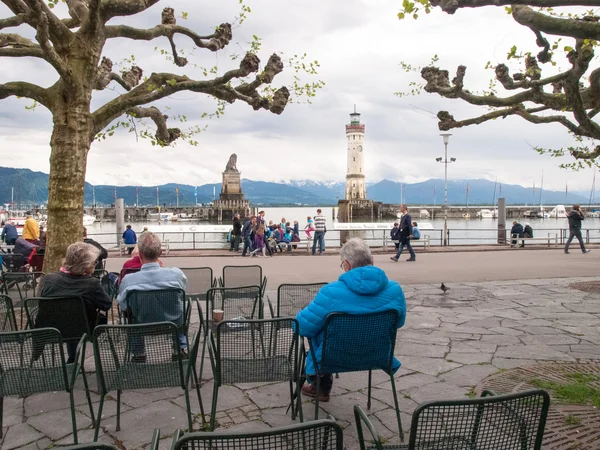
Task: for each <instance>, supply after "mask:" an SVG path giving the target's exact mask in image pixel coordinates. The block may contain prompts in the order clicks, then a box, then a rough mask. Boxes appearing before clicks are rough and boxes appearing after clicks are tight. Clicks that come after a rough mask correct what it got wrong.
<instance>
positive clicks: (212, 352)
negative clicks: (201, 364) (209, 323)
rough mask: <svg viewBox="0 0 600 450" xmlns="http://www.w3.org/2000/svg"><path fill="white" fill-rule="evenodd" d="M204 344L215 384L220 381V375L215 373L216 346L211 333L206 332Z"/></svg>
mask: <svg viewBox="0 0 600 450" xmlns="http://www.w3.org/2000/svg"><path fill="white" fill-rule="evenodd" d="M205 339H206V342H207V346H208V356H209V357H210V366H211V368H212V372H213V383H217V380H218V381H219V385H220V381H221V374H218V373H217V357H218V356H219V355H218V354H217V346H216V345H215V338H214V334H213V332H212V331H210V330H209V331H208V335H207V336H206V338H205Z"/></svg>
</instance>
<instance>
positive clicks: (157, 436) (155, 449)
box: [148, 428, 160, 450]
mask: <svg viewBox="0 0 600 450" xmlns="http://www.w3.org/2000/svg"><path fill="white" fill-rule="evenodd" d="M159 441H160V430H159V429H158V428H155V429H154V433H152V443H151V444H150V447H148V450H158V444H159Z"/></svg>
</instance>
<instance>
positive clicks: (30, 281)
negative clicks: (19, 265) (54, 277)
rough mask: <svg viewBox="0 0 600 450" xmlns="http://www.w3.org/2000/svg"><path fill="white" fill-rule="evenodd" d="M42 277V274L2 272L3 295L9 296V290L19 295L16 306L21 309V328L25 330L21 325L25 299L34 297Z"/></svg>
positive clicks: (22, 324)
mask: <svg viewBox="0 0 600 450" xmlns="http://www.w3.org/2000/svg"><path fill="white" fill-rule="evenodd" d="M44 275H45V274H44V273H43V272H4V273H3V274H2V285H3V286H4V291H5V293H6V294H7V295H9V290H10V289H14V290H16V291H17V293H18V295H19V300H18V301H17V303H16V306H19V307H20V308H21V320H20V327H21V328H25V324H24V323H23V318H24V317H25V314H23V312H24V309H23V307H24V305H25V299H27V298H30V297H34V296H35V293H36V291H37V288H38V285H39V280H40V279H41V277H43V276H44Z"/></svg>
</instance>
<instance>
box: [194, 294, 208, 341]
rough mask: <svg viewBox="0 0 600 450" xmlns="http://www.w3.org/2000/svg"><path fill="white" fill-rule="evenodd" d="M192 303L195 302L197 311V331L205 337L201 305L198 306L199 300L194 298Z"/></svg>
mask: <svg viewBox="0 0 600 450" xmlns="http://www.w3.org/2000/svg"><path fill="white" fill-rule="evenodd" d="M194 301H195V302H196V309H197V310H198V320H199V322H200V328H199V330H200V331H201V332H202V334H204V335H205V336H206V334H207V333H206V331H207V330H206V329H205V325H204V312H203V311H202V305H201V304H200V298H199V297H196V298H195V299H194Z"/></svg>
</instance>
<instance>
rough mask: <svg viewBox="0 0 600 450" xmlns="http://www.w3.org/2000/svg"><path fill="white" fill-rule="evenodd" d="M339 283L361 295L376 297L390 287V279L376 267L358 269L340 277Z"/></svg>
mask: <svg viewBox="0 0 600 450" xmlns="http://www.w3.org/2000/svg"><path fill="white" fill-rule="evenodd" d="M339 281H340V282H342V283H344V284H345V285H346V286H347V287H348V289H350V290H351V291H352V292H355V293H357V294H359V295H374V294H377V293H378V292H381V291H382V290H383V289H385V288H386V286H387V285H388V277H387V275H386V274H385V272H384V271H383V270H381V269H380V268H379V267H375V266H365V267H357V268H356V269H352V270H350V271H349V272H346V273H343V274H342V275H340V278H339Z"/></svg>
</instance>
